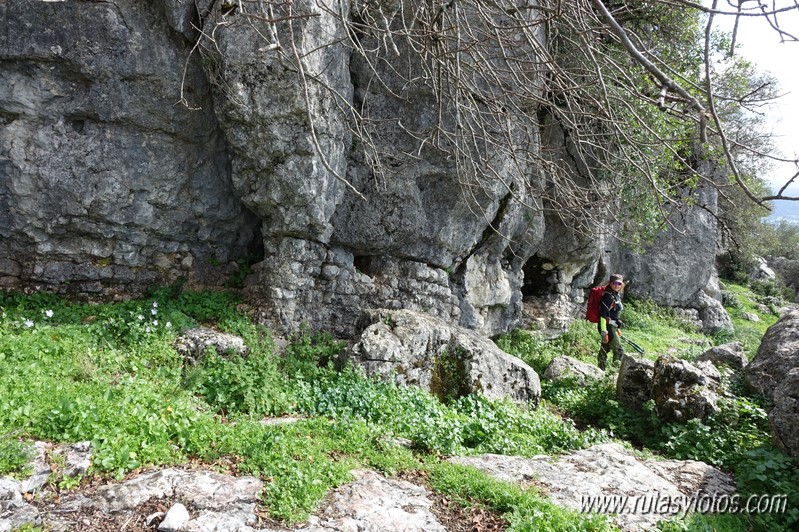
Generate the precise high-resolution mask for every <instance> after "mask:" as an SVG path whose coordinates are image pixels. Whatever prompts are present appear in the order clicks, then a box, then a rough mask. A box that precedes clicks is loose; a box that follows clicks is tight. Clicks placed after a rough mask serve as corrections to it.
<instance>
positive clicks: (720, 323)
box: [608, 163, 732, 334]
mask: <svg viewBox="0 0 799 532" xmlns="http://www.w3.org/2000/svg"><path fill="white" fill-rule="evenodd" d="M720 172H721V170H720V169H718V168H716V167H714V166H713V165H712V164H711V163H704V164H703V165H702V167H701V168H700V173H702V174H703V175H706V176H708V178H709V179H711V180H718V179H720ZM693 194H694V196H695V197H694V199H695V201H696V206H695V207H691V208H686V209H683V210H677V211H674V212H672V214H671V216H670V219H669V224H668V226H667V227H666V229H664V230H663V231H662V232H661V233H660V234H658V235H657V236H656V238H655V240H654V242H653V243H652V244H650V245H648V246H646V247H645V248H644V250H643V252H639V251H637V250H635V249H630V248H628V247H626V246H624V245H621V244H619V243H612V244H611V246H610V247H611V250H610V251H611V253H610V256H609V259H608V262H609V264H610V267H611V269H613V270H614V271H618V272H619V273H622V274H624V275H625V277H626V278H627V279H631V280H633V283H632V284H631V285H630V287H629V291H630V294H631V295H634V296H636V297H644V298H651V299H652V300H653V301H655V302H656V303H658V304H660V305H666V306H672V307H681V308H690V309H695V310H697V311H698V312H699V318H700V320H701V321H702V323H703V330H704V331H705V332H707V333H711V334H712V333H714V332H717V331H719V330H724V329H732V321H731V320H730V318H729V316H728V315H727V313H726V311H725V310H724V307H723V306H722V304H721V291H720V290H719V283H718V277H717V273H716V267H715V259H716V253H717V242H718V227H717V222H716V219H715V217H714V213H715V212H716V210H717V206H718V192H717V191H716V190H715V189H713V188H712V187H700V188H699V189H697V190H696V191H695V192H694V193H693Z"/></svg>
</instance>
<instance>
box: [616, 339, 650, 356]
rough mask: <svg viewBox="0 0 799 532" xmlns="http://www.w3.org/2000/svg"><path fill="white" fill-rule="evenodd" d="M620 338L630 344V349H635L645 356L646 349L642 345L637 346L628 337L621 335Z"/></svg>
mask: <svg viewBox="0 0 799 532" xmlns="http://www.w3.org/2000/svg"><path fill="white" fill-rule="evenodd" d="M619 338H621V339H622V340H624V341H625V342H627V343H628V344H630V347H632V348H633V349H635V350H636V351H638V352H639V353H641V354H642V355H643V354H644V348H643V347H641V346H640V345H638V344H636V343H635V342H633V341H632V340H630V339H629V338H627V337H626V336H622V335H621V334H619Z"/></svg>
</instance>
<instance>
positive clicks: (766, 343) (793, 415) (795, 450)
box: [744, 311, 799, 456]
mask: <svg viewBox="0 0 799 532" xmlns="http://www.w3.org/2000/svg"><path fill="white" fill-rule="evenodd" d="M798 373H799V311H792V312H789V313H788V314H785V315H783V316H782V317H781V318H780V319H779V321H778V322H777V323H775V324H774V325H772V326H771V327H769V328H768V330H767V331H766V334H765V335H764V336H763V340H762V341H761V342H760V348H759V349H758V350H757V355H756V356H755V358H754V359H752V361H751V362H750V363H749V365H748V366H746V370H745V372H744V375H745V378H746V382H747V383H748V384H749V386H751V387H752V388H753V389H754V390H755V391H757V392H758V393H760V394H762V395H763V396H764V397H767V398H769V399H771V400H772V402H773V404H774V407H773V408H772V409H771V410H770V411H769V422H770V423H771V428H772V432H773V435H774V440H775V442H776V443H777V444H778V445H780V446H781V447H783V448H784V449H786V450H787V451H788V452H790V453H791V454H793V455H794V456H799V430H797V427H798V426H799V424H798V423H799V400H797V395H798V394H799V392H797V390H799V387H797V385H798V384H799V377H798V376H797V374H798Z"/></svg>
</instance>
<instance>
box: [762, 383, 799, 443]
mask: <svg viewBox="0 0 799 532" xmlns="http://www.w3.org/2000/svg"><path fill="white" fill-rule="evenodd" d="M768 418H769V422H770V423H771V429H772V433H773V435H774V441H775V442H776V443H777V445H779V446H780V447H782V448H783V449H785V450H786V451H787V452H788V453H790V454H791V455H793V456H796V457H799V368H794V369H792V370H791V371H790V372H788V374H787V375H786V376H785V378H784V379H783V380H782V382H780V384H779V385H778V386H777V387H776V388H775V390H774V408H772V409H771V411H770V412H769V414H768Z"/></svg>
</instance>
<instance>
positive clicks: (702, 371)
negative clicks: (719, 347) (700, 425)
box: [652, 355, 721, 422]
mask: <svg viewBox="0 0 799 532" xmlns="http://www.w3.org/2000/svg"><path fill="white" fill-rule="evenodd" d="M720 384H721V382H720V375H719V372H718V370H716V368H715V367H714V366H713V364H712V363H710V362H697V363H696V365H693V364H691V363H689V362H687V361H685V360H678V359H675V358H673V357H671V356H669V355H664V356H661V357H659V358H658V359H657V360H656V361H655V371H654V374H653V376H652V399H654V401H655V411H656V412H657V414H658V417H660V418H661V419H663V420H664V421H681V422H684V421H688V420H689V419H693V418H700V419H705V418H707V417H708V416H710V415H711V414H714V413H716V412H718V405H717V402H718V395H717V391H718V388H719V385H720Z"/></svg>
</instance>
